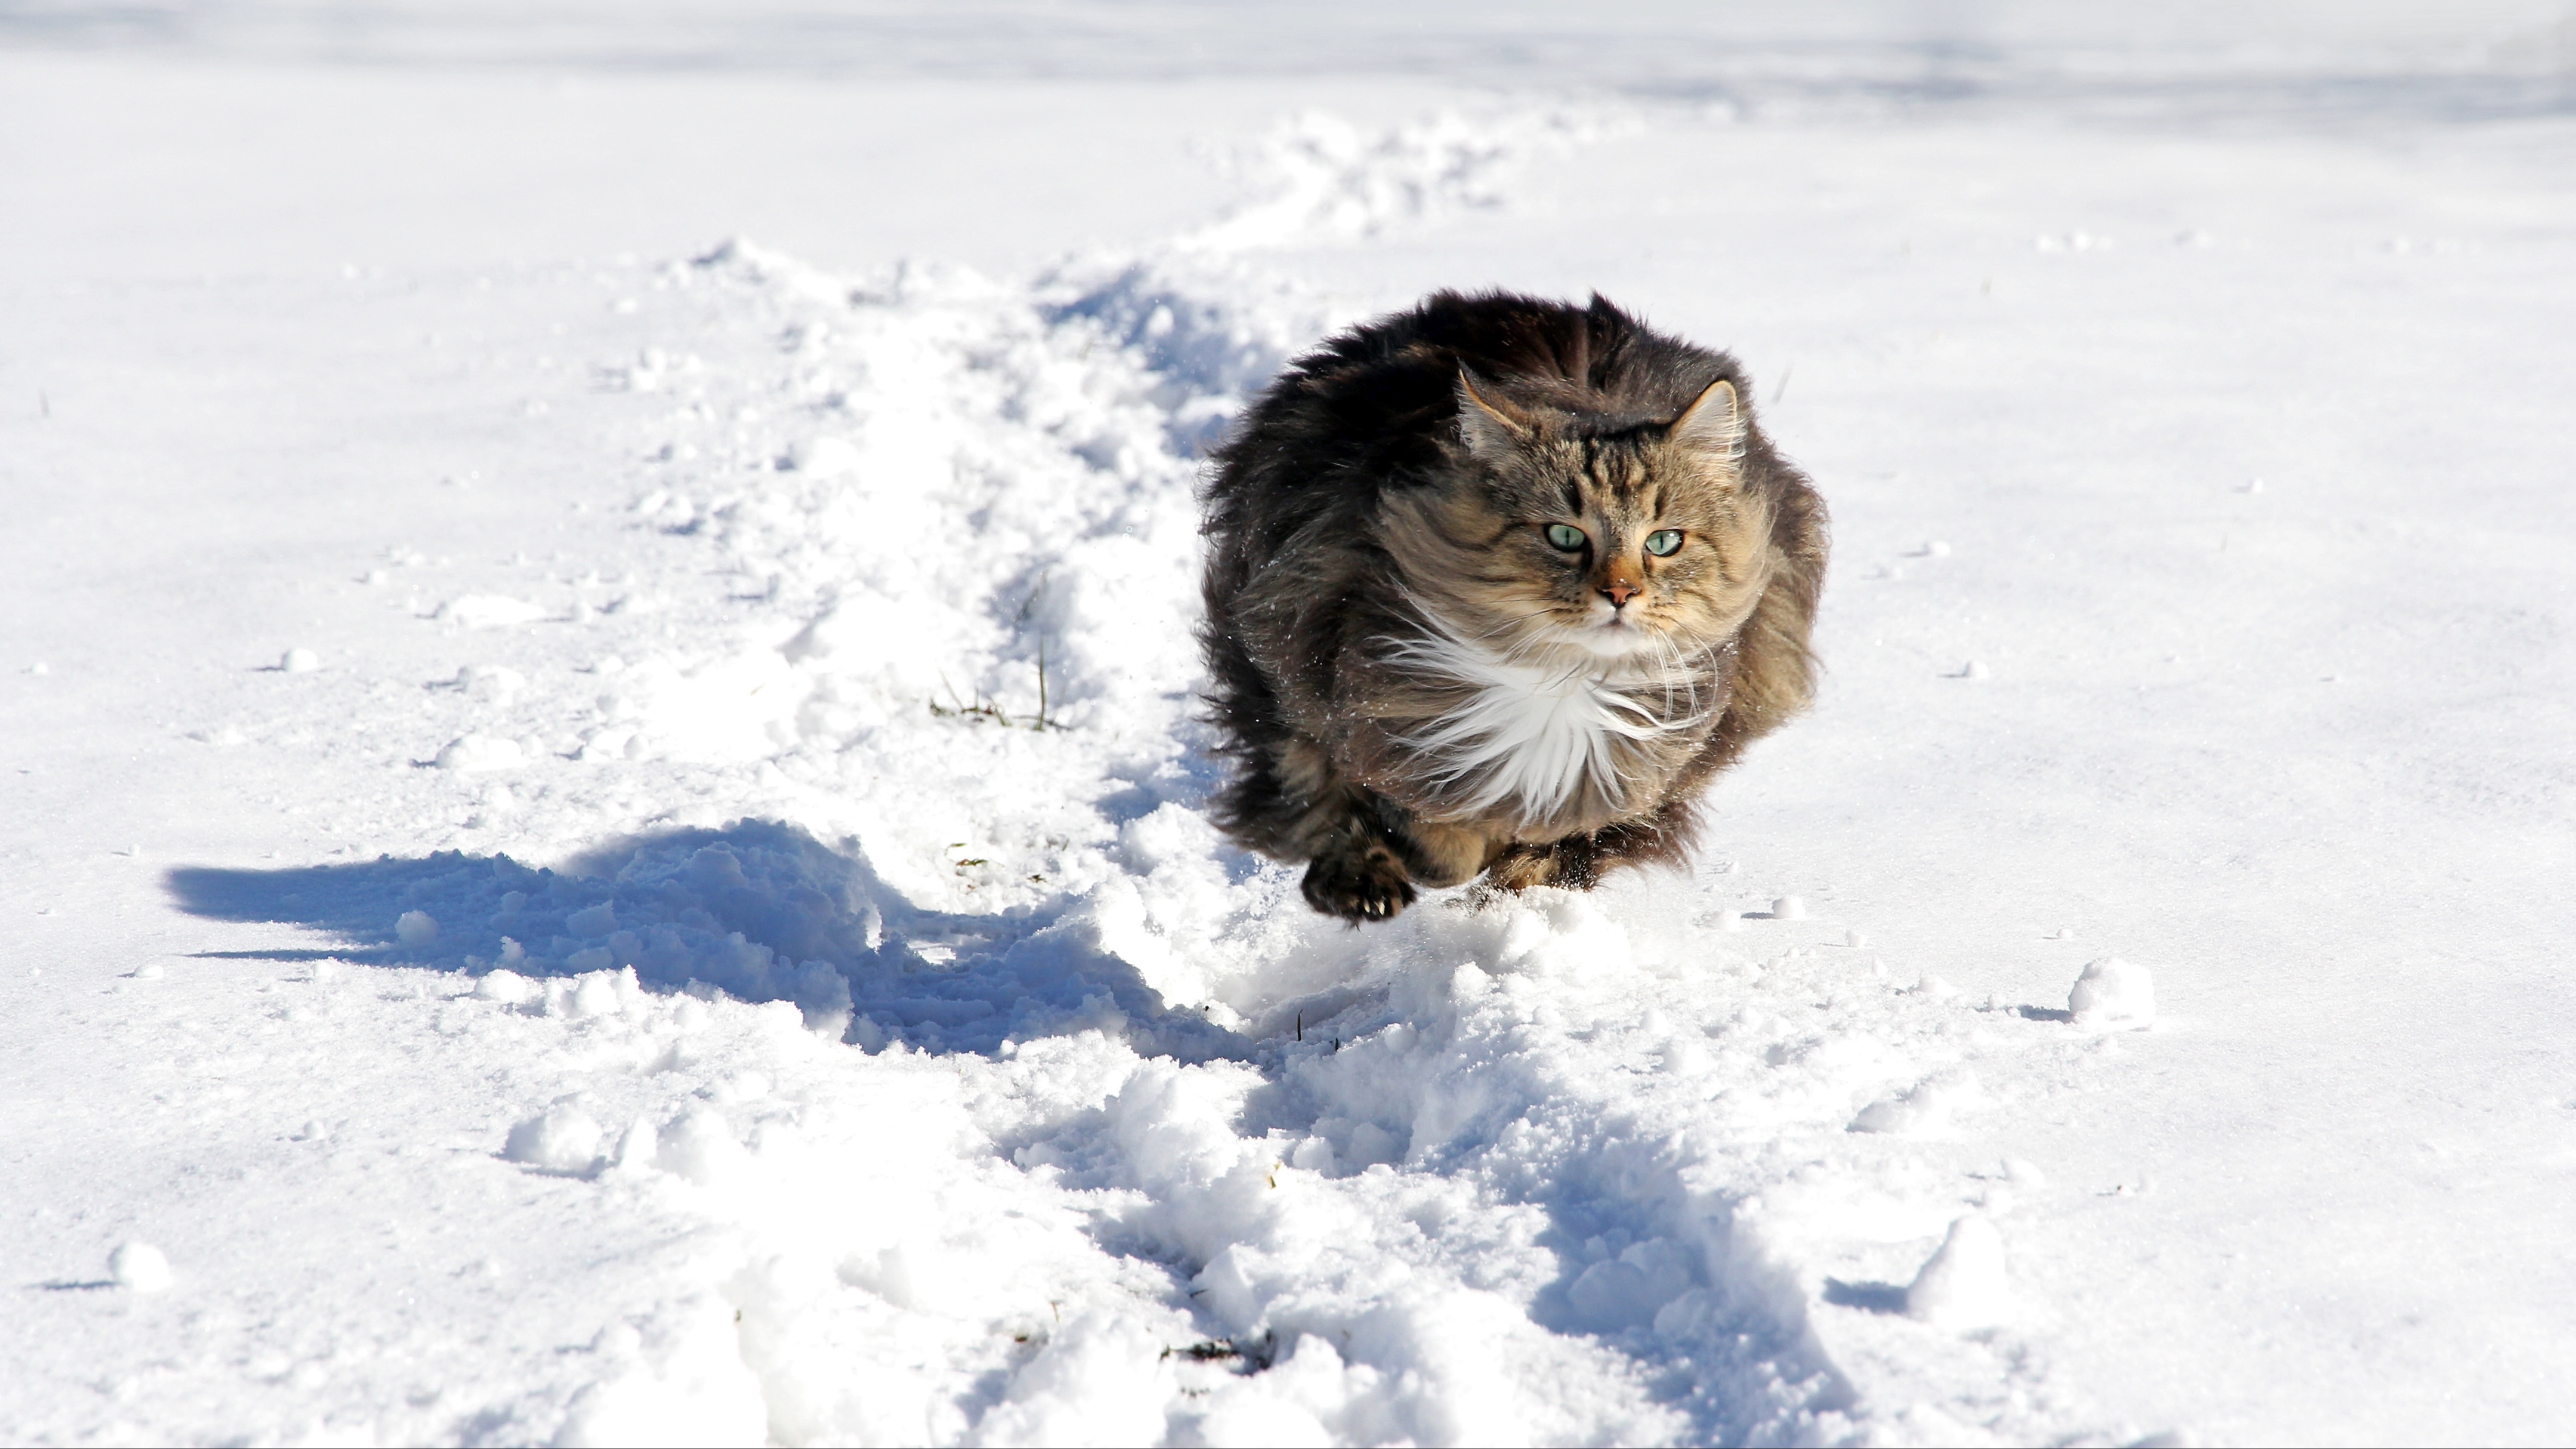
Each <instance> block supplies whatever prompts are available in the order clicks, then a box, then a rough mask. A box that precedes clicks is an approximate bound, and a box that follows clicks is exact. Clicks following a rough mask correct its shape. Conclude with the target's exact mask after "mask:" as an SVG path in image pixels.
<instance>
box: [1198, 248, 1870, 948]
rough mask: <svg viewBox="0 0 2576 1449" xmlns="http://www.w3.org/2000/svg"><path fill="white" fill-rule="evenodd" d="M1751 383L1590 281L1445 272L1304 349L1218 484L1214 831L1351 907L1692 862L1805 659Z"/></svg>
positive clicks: (1809, 525) (1801, 569)
mask: <svg viewBox="0 0 2576 1449" xmlns="http://www.w3.org/2000/svg"><path fill="white" fill-rule="evenodd" d="M1743 388H1744V373H1743V369H1742V368H1741V367H1740V366H1739V365H1738V364H1737V363H1736V361H1735V359H1734V358H1732V357H1730V356H1728V355H1727V354H1725V353H1721V352H1710V351H1708V350H1706V349H1704V348H1699V347H1694V346H1692V345H1691V344H1689V343H1687V342H1683V341H1680V340H1679V339H1677V338H1673V337H1669V336H1666V335H1664V334H1662V333H1660V332H1656V331H1654V330H1653V329H1651V328H1649V327H1647V326H1646V325H1645V324H1644V323H1642V322H1639V321H1637V320H1636V319H1635V318H1633V317H1630V316H1629V315H1628V314H1626V313H1624V312H1622V311H1620V310H1619V309H1618V308H1616V307H1614V306H1612V305H1611V304H1609V303H1608V302H1605V301H1603V300H1602V299H1601V298H1600V297H1598V296H1595V297H1594V298H1592V300H1591V304H1590V305H1589V306H1585V307H1576V306H1573V305H1570V304H1566V303H1560V302H1550V301H1543V300H1540V299H1538V298H1533V297H1526V296H1518V295H1514V294H1511V293H1506V292H1489V293H1483V294H1479V295H1472V296H1471V295H1464V294H1461V293H1457V292H1440V293H1436V294H1434V295H1433V296H1431V297H1429V298H1427V299H1426V300H1424V301H1423V302H1422V303H1421V304H1420V305H1419V306H1417V307H1415V308H1414V309H1413V310H1411V311H1409V312H1400V313H1397V314H1395V315H1393V316H1389V317H1383V318H1380V319H1378V320H1377V321H1374V322H1371V323H1368V324H1366V325H1364V326H1360V327H1356V328H1353V329H1351V330H1350V331H1348V332H1345V333H1342V334H1341V335H1339V336H1336V337H1334V338H1332V339H1330V340H1329V341H1327V342H1325V343H1324V344H1323V345H1322V346H1321V347H1320V348H1318V349H1317V350H1316V351H1314V352H1312V353H1310V354H1308V355H1307V356H1304V357H1301V358H1299V359H1297V360H1296V361H1295V362H1293V363H1291V364H1290V365H1289V366H1288V368H1287V370H1286V371H1284V372H1283V373H1282V374H1281V375H1280V376H1279V377H1278V378H1277V380H1275V381H1274V382H1272V384H1271V385H1270V387H1269V389H1268V390H1267V391H1266V392H1264V393H1263V395H1262V396H1261V398H1260V400H1259V401H1258V402H1257V403H1256V404H1255V405H1254V406H1253V408H1252V409H1251V411H1250V412H1249V413H1248V414H1247V415H1246V417H1245V418H1244V420H1243V422H1242V424H1241V425H1240V426H1239V427H1238V428H1237V430H1236V431H1235V433H1234V435H1233V436H1232V437H1231V438H1230V439H1229V440H1228V441H1227V442H1226V443H1225V445H1224V446H1223V447H1221V448H1220V449H1219V450H1218V451H1217V453H1216V458H1215V465H1216V466H1215V469H1214V472H1213V474H1212V476H1211V479H1210V481H1209V484H1208V487H1207V490H1206V498H1205V502H1206V507H1207V519H1206V532H1207V535H1208V539H1209V550H1208V560H1207V574H1206V578H1205V582H1204V589H1205V594H1206V600H1207V621H1206V624H1205V625H1204V627H1203V628H1202V630H1201V632H1200V643H1201V645H1202V646H1203V648H1204V649H1205V651H1206V655H1207V662H1208V670H1209V673H1210V676H1211V678H1212V681H1213V682H1212V684H1211V686H1210V691H1209V696H1208V702H1209V704H1210V706H1211V710H1212V719H1213V722H1214V723H1215V724H1216V725H1217V727H1218V728H1219V730H1220V731H1221V733H1222V735H1223V737H1224V750H1225V753H1226V754H1227V756H1228V757H1229V764H1230V766H1231V772H1230V777H1229V779H1228V780H1227V782H1226V784H1225V785H1224V787H1223V788H1222V789H1221V790H1220V792H1219V794H1218V796H1217V800H1216V815H1217V820H1218V822H1219V824H1220V825H1221V826H1222V827H1223V828H1224V830H1225V831H1226V833H1227V834H1228V835H1230V836H1231V837H1232V838H1233V839H1234V840H1235V841H1237V842H1238V843H1240V844H1242V845H1243V846H1245V847H1247V848H1249V849H1252V850H1255V851H1259V852H1260V853H1262V854H1264V855H1268V856H1271V857H1273V858H1275V859H1279V860H1285V861H1300V860H1302V861H1306V862H1308V863H1309V864H1308V865H1307V868H1306V878H1305V895H1306V900H1307V902H1308V903H1309V904H1310V905H1312V906H1313V907H1314V908H1315V909H1316V910H1318V911H1322V912H1324V913H1325V914H1327V915H1333V916H1340V917H1343V918H1345V919H1347V920H1351V921H1354V922H1357V921H1369V920H1383V919H1385V918H1387V917H1390V916H1393V915H1394V914H1396V913H1397V912H1398V911H1400V910H1402V909H1403V908H1404V907H1405V906H1407V905H1409V904H1411V903H1412V902H1413V900H1414V892H1415V888H1416V887H1439V886H1451V885H1457V884H1459V883H1461V882H1463V881H1466V880H1468V879H1470V878H1472V877H1475V876H1477V875H1478V874H1480V873H1481V874H1482V875H1483V876H1484V877H1485V879H1486V881H1487V882H1489V883H1490V884H1491V885H1493V886H1497V887H1501V888H1503V889H1508V890H1519V889H1521V888H1524V887H1527V886H1533V885H1560V886H1572V887H1577V888H1583V887H1589V886H1591V885H1592V884H1593V883H1594V882H1595V881H1596V880H1598V879H1599V878H1600V876H1601V874H1602V873H1603V872H1604V871H1606V870H1609V869H1611V868H1612V867H1614V866H1618V865H1622V864H1627V863H1633V862H1643V861H1657V860H1678V859H1679V858H1680V857H1681V855H1682V853H1683V852H1684V850H1686V849H1687V847H1688V845H1689V841H1690V836H1691V829H1692V809H1693V805H1694V802H1695V801H1696V800H1697V798H1698V797H1699V795H1700V793H1701V792H1702V791H1703V790H1705V789H1706V788H1707V787H1708V784H1709V781H1710V780H1711V779H1712V778H1713V777H1714V776H1715V775H1716V774H1717V772H1718V771H1720V770H1723V769H1725V768H1726V767H1727V766H1729V765H1731V764H1733V763H1734V762H1735V760H1736V758H1737V756H1739V755H1741V754H1742V753H1743V751H1744V747H1745V746H1746V745H1747V744H1749V743H1751V742H1752V741H1753V740H1755V739H1757V738H1759V737H1760V736H1762V735H1763V734H1765V733H1768V732H1769V731H1770V730H1772V729H1774V728H1776V727H1777V726H1778V725H1779V724H1780V723H1781V722H1782V721H1783V720H1786V719H1787V718H1788V717H1789V716H1790V715H1792V714H1794V713H1796V712H1797V711H1798V710H1799V709H1801V708H1802V707H1804V706H1805V705H1806V703H1807V701H1808V699H1809V696H1810V695H1811V693H1812V692H1813V688H1814V678H1815V662H1814V657H1813V656H1812V655H1811V654H1810V653H1809V652H1808V648H1807V635H1808V628H1809V625H1810V624H1811V623H1812V621H1813V620H1814V617H1815V609H1816V592H1817V588H1818V586H1819V584H1820V583H1821V581H1822V576H1823V573H1824V566H1825V548H1826V541H1825V508H1824V503H1823V501H1822V500H1821V499H1819V498H1818V497H1817V496H1816V493H1815V490H1814V489H1813V488H1812V487H1810V486H1809V485H1808V482H1807V480H1806V478H1805V477H1804V476H1802V475H1801V474H1800V473H1799V472H1798V470H1797V469H1796V468H1794V467H1792V466H1791V465H1790V464H1788V463H1787V462H1785V461H1783V460H1782V459H1781V458H1780V457H1779V455H1777V454H1776V453H1774V452H1772V450H1771V446H1770V444H1769V443H1768V442H1766V441H1765V440H1764V438H1763V436H1762V434H1761V432H1760V431H1759V430H1758V429H1756V428H1755V427H1754V425H1753V419H1752V416H1751V414H1750V411H1749V407H1748V401H1747V399H1746V398H1745V396H1744V394H1743Z"/></svg>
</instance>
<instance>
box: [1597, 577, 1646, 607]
mask: <svg viewBox="0 0 2576 1449" xmlns="http://www.w3.org/2000/svg"><path fill="white" fill-rule="evenodd" d="M1601 592H1602V593H1604V594H1606V595H1608V596H1609V598H1610V607H1611V608H1614V609H1624V608H1626V607H1628V601H1629V600H1630V599H1633V598H1635V597H1636V596H1637V586H1636V585H1635V584H1631V583H1626V582H1612V583H1607V584H1603V585H1602V586H1601Z"/></svg>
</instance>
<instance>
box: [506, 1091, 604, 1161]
mask: <svg viewBox="0 0 2576 1449" xmlns="http://www.w3.org/2000/svg"><path fill="white" fill-rule="evenodd" d="M599 1138H600V1128H599V1123H598V1121H597V1120H595V1119H594V1118H592V1116H591V1115H590V1114H589V1113H588V1112H585V1111H583V1110H582V1109H581V1108H580V1107H578V1106H575V1105H573V1104H572V1103H570V1102H558V1103H556V1104H555V1105H553V1106H552V1107H549V1108H547V1109H546V1110H545V1111H543V1112H541V1113H539V1114H538V1115H536V1116H534V1117H531V1118H529V1119H528V1120H526V1121H525V1122H522V1123H520V1124H519V1125H518V1126H516V1127H513V1128H511V1129H510V1139H509V1141H508V1143H507V1144H505V1145H504V1146H503V1147H502V1148H501V1156H502V1157H504V1158H506V1159H507V1160H509V1161H511V1162H523V1163H526V1164H527V1165H528V1166H530V1167H534V1168H538V1169H541V1170H543V1171H546V1172H566V1173H586V1172H588V1171H590V1169H591V1168H592V1166H593V1165H595V1164H596V1163H597V1162H598V1161H599Z"/></svg>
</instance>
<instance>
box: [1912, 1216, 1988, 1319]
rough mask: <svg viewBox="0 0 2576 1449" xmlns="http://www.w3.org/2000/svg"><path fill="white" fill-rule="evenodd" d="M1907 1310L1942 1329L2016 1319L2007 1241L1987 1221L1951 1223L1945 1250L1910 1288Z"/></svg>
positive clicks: (1967, 1219)
mask: <svg viewBox="0 0 2576 1449" xmlns="http://www.w3.org/2000/svg"><path fill="white" fill-rule="evenodd" d="M1905 1311H1906V1313H1907V1314H1909V1315H1911V1316H1913V1317H1915V1318H1919V1319H1922V1320H1923V1321H1924V1322H1926V1323H1930V1324H1934V1325H1937V1326H1939V1327H1942V1328H1952V1329H1978V1328H1995V1327H1999V1326H2001V1325H2002V1324H2005V1323H2008V1322H2010V1321H2011V1319H2012V1313H2013V1303H2012V1284H2011V1281H2010V1280H2009V1278H2008V1277H2007V1276H2006V1274H2005V1272H2004V1240H2003V1236H2002V1235H2001V1234H2000V1233H1997V1232H1996V1231H1995V1225H1994V1224H1993V1223H1992V1222H1990V1221H1988V1220H1987V1219H1985V1218H1982V1217H1975V1216H1970V1217H1964V1218H1961V1219H1959V1220H1958V1221H1957V1222H1955V1223H1952V1224H1951V1225H1950V1232H1949V1235H1948V1236H1947V1237H1944V1238H1943V1239H1942V1240H1941V1250H1940V1251H1939V1252H1936V1253H1934V1254H1933V1255H1932V1257H1931V1259H1930V1260H1929V1261H1927V1262H1926V1263H1924V1265H1923V1271H1922V1272H1920V1273H1917V1274H1915V1275H1914V1281H1913V1282H1912V1283H1911V1284H1909V1285H1907V1287H1906V1290H1905Z"/></svg>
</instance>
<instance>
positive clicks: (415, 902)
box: [166, 820, 1249, 1061]
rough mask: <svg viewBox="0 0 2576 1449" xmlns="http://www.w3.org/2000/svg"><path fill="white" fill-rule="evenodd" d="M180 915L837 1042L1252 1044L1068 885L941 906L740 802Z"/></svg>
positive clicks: (395, 866)
mask: <svg viewBox="0 0 2576 1449" xmlns="http://www.w3.org/2000/svg"><path fill="white" fill-rule="evenodd" d="M166 885H167V887H168V889H169V891H170V893H171V895H172V896H173V897H174V898H175V900H176V903H177V905H178V906H179V908H180V909H181V910H183V911H186V912H187V913H189V914H191V915H195V916H200V917H205V918H208V919H214V920H224V921H240V922H262V923H272V924H280V925H291V926H296V927H301V928H303V929H306V930H310V931H315V932H319V933H322V934H323V935H325V936H328V937H332V938H336V940H337V942H339V943H340V944H337V945H332V946H327V947H311V946H303V945H295V946H276V947H267V948H260V949H254V950H248V951H208V952H204V953H201V954H202V955H203V956H205V957H208V958H232V959H240V958H255V959H267V960H279V961H310V960H317V959H324V958H332V959H339V960H346V961H350V962H354V963H360V964H373V965H385V966H412V967H425V968H429V969H433V970H440V971H448V972H453V973H456V974H457V975H459V976H468V977H480V976H483V975H486V974H488V973H490V972H492V971H495V970H501V969H507V970H511V971H514V972H517V973H518V974H520V975H523V976H531V977H539V978H542V977H548V976H566V975H577V974H580V973H583V972H586V971H595V970H606V969H614V968H619V967H631V968H633V969H634V971H635V974H636V979H637V981H638V982H639V983H640V984H641V985H642V986H644V987H645V989H647V990H649V991H655V992H664V993H669V992H679V991H685V990H689V989H692V987H693V984H694V985H695V988H696V989H700V990H703V989H705V988H707V987H713V988H715V989H717V990H719V991H722V992H723V993H725V994H726V995H729V996H733V997H735V998H738V999H740V1000H745V1001H753V1002H766V1001H793V1002H795V1003H796V1004H797V1005H799V1006H800V1007H802V1008H803V1009H804V1010H805V1012H806V1015H807V1020H808V1021H809V1023H814V1024H820V1023H821V1022H823V1021H826V1020H829V1019H831V1018H832V1017H833V1015H834V1014H835V1013H836V1012H837V1013H845V1014H846V1017H847V1021H848V1025H847V1028H846V1031H845V1034H844V1040H847V1041H850V1042H853V1043H857V1044H860V1045H864V1046H869V1047H877V1046H882V1045H883V1044H885V1043H887V1042H892V1041H901V1042H903V1043H905V1044H907V1045H908V1046H911V1047H913V1048H916V1049H920V1050H926V1051H932V1052H972V1053H977V1054H984V1055H991V1054H995V1053H998V1052H999V1051H1000V1050H1001V1049H1002V1047H1003V1044H1004V1043H1006V1042H1013V1041H1028V1040H1032V1039H1034V1038H1037V1037H1040V1036H1048V1035H1057V1034H1063V1033H1069V1032H1076V1031H1082V1030H1086V1029H1099V1030H1106V1031H1110V1032H1112V1033H1114V1034H1118V1035H1121V1036H1123V1037H1125V1038H1126V1039H1127V1040H1128V1041H1129V1042H1130V1043H1131V1044H1132V1045H1133V1046H1135V1047H1136V1049H1137V1050H1138V1051H1140V1052H1144V1053H1147V1054H1160V1055H1170V1056H1173V1057H1176V1058H1179V1059H1181V1060H1184V1061H1204V1060H1207V1059H1210V1058H1213V1057H1233V1056H1240V1055H1243V1054H1244V1053H1245V1051H1246V1050H1247V1048H1248V1046H1249V1043H1247V1042H1245V1041H1244V1040H1243V1039H1242V1038H1240V1037H1238V1036H1236V1035H1235V1034H1234V1033H1232V1032H1229V1031H1226V1030H1224V1029H1223V1028H1220V1027H1218V1026H1215V1025H1214V1024H1212V1023H1210V1022H1209V1021H1208V1020H1207V1019H1206V1018H1205V1017H1204V1016H1203V1015H1202V1014H1201V1013H1200V1012H1198V1011H1196V1010H1193V1009H1189V1008H1186V1007H1178V1008H1176V1007H1174V1006H1173V1005H1171V1004H1170V1003H1168V1002H1166V1001H1165V1000H1164V999H1163V997H1162V995H1161V993H1159V992H1157V991H1156V990H1155V989H1154V988H1153V987H1152V986H1150V985H1148V984H1147V983H1146V981H1145V980H1144V978H1143V977H1142V976H1141V975H1140V974H1139V973H1138V972H1137V970H1136V968H1135V967H1134V966H1132V965H1130V964H1128V963H1127V962H1126V961H1124V960H1122V959H1121V958H1120V957H1119V956H1118V955H1117V954H1116V953H1114V952H1112V951H1110V950H1109V949H1107V948H1106V947H1105V946H1104V945H1103V944H1102V943H1101V941H1100V938H1099V934H1098V932H1097V930H1096V929H1095V928H1094V927H1093V926H1092V925H1091V923H1090V921H1089V918H1088V916H1087V915H1086V914H1085V913H1083V912H1080V911H1078V910H1076V909H1074V907H1075V904H1076V903H1075V902H1074V901H1073V900H1072V899H1070V898H1066V897H1057V898H1055V899H1053V900H1050V901H1048V902H1046V903H1044V904H1041V905H1036V906H1029V907H1015V908H1012V909H1009V910H1004V911H997V912H994V913H991V914H983V915H978V914H970V913H960V912H948V911H937V910H930V909H926V908H923V907H920V906H918V905H915V904H914V903H913V902H912V901H911V899H910V898H909V897H907V896H906V895H904V893H903V892H901V891H899V890H896V889H895V888H893V887H892V886H890V885H888V884H887V883H886V882H885V880H884V879H883V878H882V877H881V876H879V875H878V874H877V872H876V870H875V868H874V867H873V866H872V865H871V864H870V863H869V861H868V859H867V855H866V852H865V850H864V848H863V847H862V846H861V845H860V844H859V843H858V842H857V841H855V840H851V841H845V842H843V843H842V844H841V845H839V846H838V847H833V846H827V845H825V844H823V843H822V842H820V841H818V840H816V839H815V838H814V837H812V836H811V835H808V834H806V833H805V832H804V831H802V830H799V829H797V828H796V827H794V826H792V825H787V824H783V823H780V822H777V821H768V820H743V821H738V822H736V823H735V824H733V825H729V826H727V827H725V828H724V829H721V830H668V831H661V832H656V833H652V834H647V835H641V836H634V837H628V838H622V839H616V840H609V841H603V842H601V843H600V844H598V845H597V846H595V847H593V848H591V849H589V850H586V851H584V852H582V853H581V854H580V855H579V856H577V857H575V858H573V859H571V860H569V861H567V862H566V864H565V867H564V868H563V869H562V870H539V869H531V868H529V867H527V866H525V865H522V864H520V863H519V862H517V861H514V860H512V859H510V858H509V857H508V856H506V855H484V856H475V855H465V854H461V853H458V852H439V853H436V854H432V855H428V856H422V857H410V858H397V857H394V856H389V855H388V856H378V857H377V858H376V859H374V860H370V861H356V862H351V863H348V864H331V865H313V866H294V867H286V868H282V869H273V870H251V869H238V868H225V867H214V866H181V867H178V868H176V869H173V870H171V871H170V872H169V873H168V875H167V877H166Z"/></svg>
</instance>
